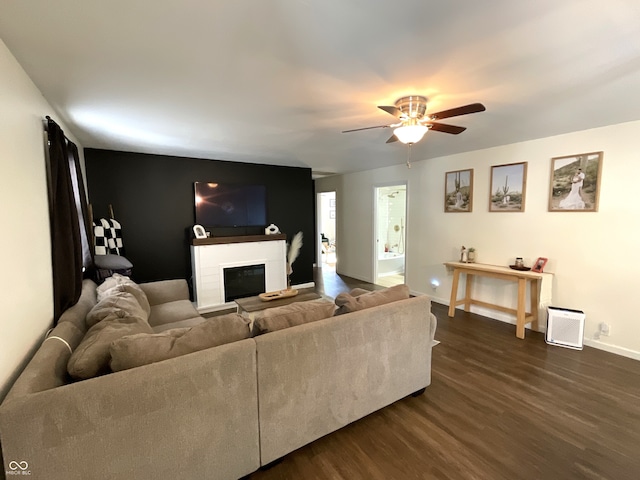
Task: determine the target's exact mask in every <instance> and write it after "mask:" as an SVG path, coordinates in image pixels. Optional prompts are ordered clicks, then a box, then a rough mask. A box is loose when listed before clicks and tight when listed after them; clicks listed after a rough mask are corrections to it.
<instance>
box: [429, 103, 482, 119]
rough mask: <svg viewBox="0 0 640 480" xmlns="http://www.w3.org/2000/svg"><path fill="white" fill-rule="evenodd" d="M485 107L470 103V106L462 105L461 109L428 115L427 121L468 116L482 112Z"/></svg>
mask: <svg viewBox="0 0 640 480" xmlns="http://www.w3.org/2000/svg"><path fill="white" fill-rule="evenodd" d="M485 110H486V108H485V106H484V105H482V104H481V103H472V104H470V105H464V106H463V107H457V108H452V109H450V110H443V111H442V112H438V113H431V114H428V115H427V117H429V120H440V119H443V118H450V117H457V116H459V115H468V114H470V113H478V112H484V111H485Z"/></svg>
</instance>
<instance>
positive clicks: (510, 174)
mask: <svg viewBox="0 0 640 480" xmlns="http://www.w3.org/2000/svg"><path fill="white" fill-rule="evenodd" d="M526 189H527V162H522V163H510V164H507V165H494V166H492V167H491V189H490V190H489V211H490V212H524V198H525V193H526Z"/></svg>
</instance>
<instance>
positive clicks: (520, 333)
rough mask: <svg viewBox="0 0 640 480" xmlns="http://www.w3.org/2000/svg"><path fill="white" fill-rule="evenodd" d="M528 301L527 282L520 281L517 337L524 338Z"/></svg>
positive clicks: (521, 279)
mask: <svg viewBox="0 0 640 480" xmlns="http://www.w3.org/2000/svg"><path fill="white" fill-rule="evenodd" d="M526 301H527V281H526V280H525V279H524V278H519V279H518V310H517V316H516V337H518V338H524V322H525V315H526V312H525V310H526V309H525V303H526Z"/></svg>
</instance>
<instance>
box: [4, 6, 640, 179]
mask: <svg viewBox="0 0 640 480" xmlns="http://www.w3.org/2000/svg"><path fill="white" fill-rule="evenodd" d="M0 38H1V39H2V40H3V41H4V42H5V44H6V45H7V47H8V48H9V50H11V52H12V53H13V55H14V56H15V57H16V58H17V60H18V62H19V63H20V64H21V65H22V67H23V68H24V69H25V70H26V72H27V74H28V75H29V76H30V77H31V79H32V80H33V81H34V83H35V84H36V85H37V86H38V88H39V89H40V90H41V91H42V93H43V95H44V96H45V97H46V99H47V100H48V101H49V103H50V104H51V105H52V106H53V107H54V108H55V110H56V112H43V115H45V114H51V113H53V116H54V117H55V116H56V115H57V116H58V117H59V118H61V120H63V121H64V122H65V123H67V125H68V126H69V128H70V129H71V130H72V133H73V134H75V135H76V136H77V137H78V139H79V140H80V141H81V142H82V144H83V145H84V146H85V147H94V148H106V149H114V150H126V151H135V152H148V153H161V154H170V155H179V156H193V157H201V158H213V159H220V160H232V161H239V162H255V163H269V164H274V165H291V166H303V167H304V166H306V167H311V168H313V170H314V171H315V172H337V173H344V172H352V171H359V170H367V169H371V168H377V167H381V166H386V165H394V164H401V163H404V162H405V160H406V158H407V147H406V146H404V145H402V144H400V143H395V144H385V141H386V140H387V138H389V136H390V135H391V132H390V130H389V129H377V130H368V131H363V132H354V133H348V134H342V133H341V131H342V130H345V129H351V128H358V127H366V126H371V125H382V124H387V123H392V122H393V120H394V117H392V116H390V115H388V114H387V113H385V112H383V111H381V110H379V109H378V108H376V106H377V105H392V104H393V103H394V101H395V100H396V99H397V98H399V97H401V96H405V95H410V94H415V95H424V96H427V97H428V98H429V100H430V103H429V106H428V110H427V112H428V113H429V112H436V111H439V110H444V109H449V108H453V107H457V106H460V105H465V104H468V103H474V102H481V103H483V104H484V105H485V106H486V107H487V111H486V112H483V113H477V114H473V115H468V116H463V117H456V118H452V119H447V120H446V121H445V123H450V124H454V125H460V126H464V127H467V128H468V130H467V131H465V132H464V133H462V134H460V135H457V136H456V135H449V134H445V133H440V132H435V131H432V132H429V133H427V135H426V136H425V138H424V140H423V141H422V142H420V143H419V144H417V145H416V146H414V147H413V152H412V157H413V159H414V160H418V159H427V158H433V157H437V156H442V155H449V154H454V153H458V152H464V151H469V150H476V149H481V148H487V147H492V146H496V145H503V144H508V143H514V142H519V141H523V140H528V139H533V138H541V137H547V136H551V135H557V134H561V133H566V132H571V131H576V130H583V129H587V128H593V127H599V126H604V125H609V124H616V123H622V122H626V121H631V120H638V119H640V1H638V0H607V1H606V2H605V1H602V0H536V1H533V0H483V1H479V0H458V1H455V0H451V1H442V0H439V1H435V0H413V1H409V0H395V1H389V0H315V1H314V0H262V1H260V0H253V1H251V0H233V1H232V0H227V1H221V0H208V1H204V0H203V1H195V0H185V1H181V2H178V1H175V0H173V1H170V0H112V1H108V2H105V1H95V0H85V1H82V2H78V1H75V0H56V1H51V0H24V1H18V0H0Z"/></svg>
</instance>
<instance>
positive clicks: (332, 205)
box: [329, 198, 336, 207]
mask: <svg viewBox="0 0 640 480" xmlns="http://www.w3.org/2000/svg"><path fill="white" fill-rule="evenodd" d="M329 206H330V207H335V206H336V199H335V198H330V199H329Z"/></svg>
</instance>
